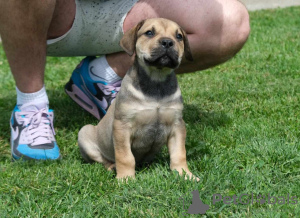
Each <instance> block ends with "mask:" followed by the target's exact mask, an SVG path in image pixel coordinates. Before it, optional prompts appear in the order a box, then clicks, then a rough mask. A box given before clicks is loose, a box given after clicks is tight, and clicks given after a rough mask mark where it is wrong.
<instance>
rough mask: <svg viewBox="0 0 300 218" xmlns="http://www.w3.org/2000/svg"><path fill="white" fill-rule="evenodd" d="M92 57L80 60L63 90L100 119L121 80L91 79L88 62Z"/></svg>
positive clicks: (112, 99) (117, 89)
mask: <svg viewBox="0 0 300 218" xmlns="http://www.w3.org/2000/svg"><path fill="white" fill-rule="evenodd" d="M94 59H95V57H86V58H85V59H83V60H82V61H81V63H80V64H79V65H78V66H77V67H76V69H75V70H74V71H73V73H72V76H71V79H70V81H69V82H68V83H67V84H66V85H65V91H66V93H67V94H68V95H69V96H70V97H71V98H72V99H73V100H74V101H75V102H76V103H77V104H79V105H80V106H81V107H82V108H84V109H85V110H86V111H88V112H89V113H91V114H92V115H93V116H95V117H96V118H97V119H98V120H100V119H101V118H102V117H103V116H104V115H105V114H106V111H107V109H108V108H109V106H110V105H111V103H112V102H113V101H114V99H115V98H116V95H117V93H118V92H119V91H120V88H121V80H119V81H117V82H116V83H113V84H108V83H106V82H104V81H102V80H101V79H100V78H99V80H93V79H92V78H91V77H90V74H89V63H90V62H91V61H92V60H94ZM91 73H92V72H91ZM95 77H97V76H95Z"/></svg>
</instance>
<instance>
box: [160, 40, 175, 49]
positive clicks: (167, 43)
mask: <svg viewBox="0 0 300 218" xmlns="http://www.w3.org/2000/svg"><path fill="white" fill-rule="evenodd" d="M160 43H161V45H162V47H164V48H170V47H172V46H173V45H174V42H173V40H172V39H166V38H164V39H161V41H160Z"/></svg>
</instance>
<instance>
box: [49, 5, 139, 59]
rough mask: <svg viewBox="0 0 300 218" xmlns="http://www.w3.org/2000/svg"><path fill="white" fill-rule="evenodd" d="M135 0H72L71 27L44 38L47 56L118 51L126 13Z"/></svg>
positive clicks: (101, 53)
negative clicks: (73, 9)
mask: <svg viewBox="0 0 300 218" xmlns="http://www.w3.org/2000/svg"><path fill="white" fill-rule="evenodd" d="M137 1H138V0H76V1H75V2H76V15H75V20H74V23H73V25H72V27H71V29H70V30H69V31H68V32H67V33H66V34H64V35H63V36H61V37H59V38H56V39H50V40H48V41H47V55H48V56H92V55H103V54H110V53H115V52H119V51H122V48H121V47H120V45H119V42H120V40H121V38H122V36H123V23H124V20H125V18H126V15H127V13H128V12H129V11H130V9H131V8H132V7H133V6H134V4H135V3H136V2H137Z"/></svg>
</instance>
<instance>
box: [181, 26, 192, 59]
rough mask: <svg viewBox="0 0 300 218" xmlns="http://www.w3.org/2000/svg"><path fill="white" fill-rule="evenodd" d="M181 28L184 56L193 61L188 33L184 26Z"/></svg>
mask: <svg viewBox="0 0 300 218" xmlns="http://www.w3.org/2000/svg"><path fill="white" fill-rule="evenodd" d="M180 30H181V32H182V34H183V43H184V56H185V58H186V59H187V60H189V61H193V60H194V58H193V56H192V52H191V48H190V44H189V41H188V38H187V34H186V32H185V31H184V30H183V29H182V28H181V29H180Z"/></svg>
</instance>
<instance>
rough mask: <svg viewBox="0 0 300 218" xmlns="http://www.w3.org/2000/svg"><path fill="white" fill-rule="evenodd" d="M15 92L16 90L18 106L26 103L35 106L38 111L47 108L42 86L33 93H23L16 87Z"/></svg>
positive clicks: (46, 98) (47, 102) (44, 90)
mask: <svg viewBox="0 0 300 218" xmlns="http://www.w3.org/2000/svg"><path fill="white" fill-rule="evenodd" d="M16 90H17V105H18V106H21V105H23V104H27V103H32V104H31V105H34V106H36V107H37V108H38V109H43V108H45V107H48V104H49V100H48V96H47V93H46V89H45V86H43V88H42V89H41V90H39V91H37V92H33V93H23V92H21V91H20V90H19V89H18V87H16Z"/></svg>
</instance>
